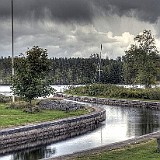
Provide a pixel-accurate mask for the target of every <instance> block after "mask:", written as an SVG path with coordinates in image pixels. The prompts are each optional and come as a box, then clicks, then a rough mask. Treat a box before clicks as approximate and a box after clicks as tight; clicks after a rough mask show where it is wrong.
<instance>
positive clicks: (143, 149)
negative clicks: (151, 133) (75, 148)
mask: <svg viewBox="0 0 160 160" xmlns="http://www.w3.org/2000/svg"><path fill="white" fill-rule="evenodd" d="M72 160H160V153H158V152H157V144H156V140H151V141H149V142H143V143H140V144H136V145H131V146H129V147H125V148H122V149H117V150H114V151H106V152H102V153H101V152H99V153H95V154H89V155H87V156H86V155H85V156H81V157H78V158H74V159H72Z"/></svg>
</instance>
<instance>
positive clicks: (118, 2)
mask: <svg viewBox="0 0 160 160" xmlns="http://www.w3.org/2000/svg"><path fill="white" fill-rule="evenodd" d="M94 2H95V3H96V4H97V5H99V7H100V8H102V10H103V11H104V12H105V13H106V14H117V15H119V16H122V15H126V16H133V13H134V15H135V16H136V17H137V18H139V19H140V20H143V21H149V22H151V23H154V22H155V21H156V20H157V19H158V17H159V16H160V1H158V0H95V1H94Z"/></svg>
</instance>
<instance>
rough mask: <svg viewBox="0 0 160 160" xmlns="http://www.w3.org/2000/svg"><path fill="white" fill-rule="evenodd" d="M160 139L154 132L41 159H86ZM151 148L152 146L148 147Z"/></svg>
mask: <svg viewBox="0 0 160 160" xmlns="http://www.w3.org/2000/svg"><path fill="white" fill-rule="evenodd" d="M159 137H160V131H158V132H154V133H151V134H147V135H144V136H140V137H137V138H132V139H128V140H125V141H121V142H117V143H112V144H109V145H104V146H101V147H96V148H93V149H90V150H84V151H80V152H77V153H73V154H69V155H64V156H59V157H55V158H45V159H41V160H72V159H73V160H74V159H76V158H79V157H85V156H88V155H90V156H91V155H95V154H99V155H100V154H101V153H103V152H107V151H113V150H118V149H122V148H126V147H129V146H131V145H137V144H140V143H143V142H148V141H150V140H153V139H157V138H159ZM148 147H150V146H148ZM155 150H157V148H155Z"/></svg>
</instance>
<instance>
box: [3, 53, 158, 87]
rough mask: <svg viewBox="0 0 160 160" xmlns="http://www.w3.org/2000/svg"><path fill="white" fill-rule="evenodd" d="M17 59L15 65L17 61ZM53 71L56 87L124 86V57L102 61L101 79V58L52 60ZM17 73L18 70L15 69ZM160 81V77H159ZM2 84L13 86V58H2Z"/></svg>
mask: <svg viewBox="0 0 160 160" xmlns="http://www.w3.org/2000/svg"><path fill="white" fill-rule="evenodd" d="M17 59H18V58H17V57H16V58H15V63H16V61H17ZM49 61H50V65H51V70H50V73H49V77H46V78H49V79H50V80H51V82H52V84H55V85H64V84H65V85H72V84H90V83H98V82H101V83H105V84H106V83H111V84H124V78H123V57H122V58H121V57H118V58H117V59H116V60H113V59H108V58H106V59H102V60H101V76H100V79H99V72H98V69H99V68H98V66H99V58H98V56H97V55H92V56H90V58H52V59H49ZM15 72H16V68H15ZM157 80H158V81H160V76H159V77H157ZM0 84H11V57H7V58H6V57H1V58H0Z"/></svg>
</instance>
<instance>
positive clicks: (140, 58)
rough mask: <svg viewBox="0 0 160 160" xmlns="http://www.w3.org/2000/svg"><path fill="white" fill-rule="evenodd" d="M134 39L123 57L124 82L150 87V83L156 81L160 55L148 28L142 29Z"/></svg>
mask: <svg viewBox="0 0 160 160" xmlns="http://www.w3.org/2000/svg"><path fill="white" fill-rule="evenodd" d="M134 40H135V44H132V45H131V47H130V49H129V50H128V51H126V52H125V53H126V55H125V56H124V57H123V61H124V66H123V69H124V79H125V81H126V83H131V84H134V83H139V84H144V85H145V86H146V87H151V84H155V83H156V80H157V79H156V78H157V76H158V73H159V72H158V70H159V66H158V64H159V60H160V57H159V56H158V51H157V48H156V46H155V39H154V37H153V36H152V34H151V31H150V30H149V31H148V30H144V31H143V33H142V34H139V35H137V36H136V37H135V38H134Z"/></svg>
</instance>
